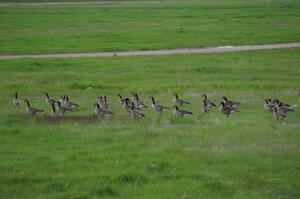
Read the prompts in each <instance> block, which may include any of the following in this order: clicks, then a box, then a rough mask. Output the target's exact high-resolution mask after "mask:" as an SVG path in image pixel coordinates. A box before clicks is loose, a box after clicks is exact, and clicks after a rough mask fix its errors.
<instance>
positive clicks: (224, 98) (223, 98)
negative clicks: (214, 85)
mask: <svg viewBox="0 0 300 199" xmlns="http://www.w3.org/2000/svg"><path fill="white" fill-rule="evenodd" d="M222 101H223V102H224V104H225V105H226V106H236V105H239V104H240V103H239V102H234V101H230V100H228V99H227V97H225V96H223V97H222Z"/></svg>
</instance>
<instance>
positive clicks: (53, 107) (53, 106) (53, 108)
mask: <svg viewBox="0 0 300 199" xmlns="http://www.w3.org/2000/svg"><path fill="white" fill-rule="evenodd" d="M52 110H53V112H55V105H54V103H52Z"/></svg>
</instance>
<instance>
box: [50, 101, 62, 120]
mask: <svg viewBox="0 0 300 199" xmlns="http://www.w3.org/2000/svg"><path fill="white" fill-rule="evenodd" d="M51 107H52V113H51V116H52V117H59V116H60V115H59V113H58V112H56V108H55V104H54V103H52V104H51Z"/></svg>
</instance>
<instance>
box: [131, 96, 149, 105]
mask: <svg viewBox="0 0 300 199" xmlns="http://www.w3.org/2000/svg"><path fill="white" fill-rule="evenodd" d="M132 95H133V99H132V101H133V103H134V104H135V105H136V107H137V108H140V109H141V108H147V105H146V104H145V103H144V102H143V101H142V100H141V99H140V98H139V96H138V94H137V93H132Z"/></svg>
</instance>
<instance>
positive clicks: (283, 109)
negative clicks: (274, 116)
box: [276, 102, 294, 113]
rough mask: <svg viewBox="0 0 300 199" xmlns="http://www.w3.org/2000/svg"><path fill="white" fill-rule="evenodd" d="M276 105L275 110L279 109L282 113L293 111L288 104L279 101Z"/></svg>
mask: <svg viewBox="0 0 300 199" xmlns="http://www.w3.org/2000/svg"><path fill="white" fill-rule="evenodd" d="M276 106H277V107H276V108H277V110H280V111H282V112H283V113H288V112H294V109H292V108H291V107H289V106H286V105H284V104H282V103H281V102H279V104H278V105H276Z"/></svg>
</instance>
